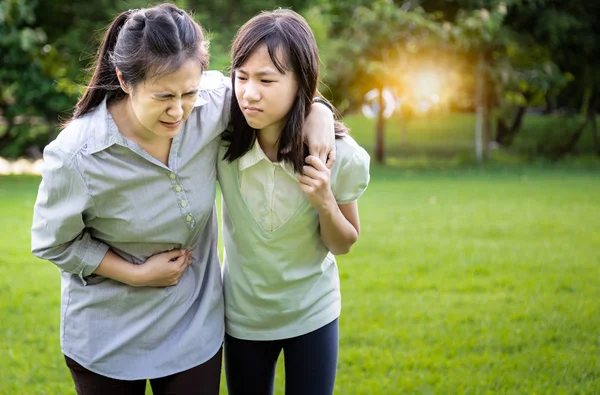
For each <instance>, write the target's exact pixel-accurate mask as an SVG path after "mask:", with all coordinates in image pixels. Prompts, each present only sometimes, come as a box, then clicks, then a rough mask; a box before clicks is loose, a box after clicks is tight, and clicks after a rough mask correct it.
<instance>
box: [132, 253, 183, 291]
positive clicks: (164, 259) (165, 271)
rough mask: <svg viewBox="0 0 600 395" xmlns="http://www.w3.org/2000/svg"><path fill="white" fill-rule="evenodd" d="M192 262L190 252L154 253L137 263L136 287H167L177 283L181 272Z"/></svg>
mask: <svg viewBox="0 0 600 395" xmlns="http://www.w3.org/2000/svg"><path fill="white" fill-rule="evenodd" d="M191 263H192V252H191V251H186V250H173V251H167V252H163V253H160V254H156V255H153V256H151V257H150V258H148V260H147V261H146V262H145V263H144V264H142V265H137V269H138V275H137V276H136V277H137V281H136V284H135V285H136V286H138V287H168V286H170V285H177V283H178V282H179V279H181V276H182V275H183V272H184V271H185V269H187V267H188V266H189V265H191Z"/></svg>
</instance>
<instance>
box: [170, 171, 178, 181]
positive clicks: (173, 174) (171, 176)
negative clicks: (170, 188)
mask: <svg viewBox="0 0 600 395" xmlns="http://www.w3.org/2000/svg"><path fill="white" fill-rule="evenodd" d="M175 177H177V176H176V175H175V173H171V174H169V178H170V179H171V180H174V179H175Z"/></svg>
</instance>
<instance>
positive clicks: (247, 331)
mask: <svg viewBox="0 0 600 395" xmlns="http://www.w3.org/2000/svg"><path fill="white" fill-rule="evenodd" d="M336 148H337V160H336V162H335V164H334V166H333V168H332V171H331V186H332V191H333V193H334V196H335V198H336V200H337V202H338V204H345V203H350V202H352V201H354V200H356V199H358V198H359V197H360V196H361V195H362V194H363V192H364V191H365V189H366V188H367V184H368V182H369V155H368V154H367V153H366V151H365V150H364V149H362V148H361V147H360V146H359V145H358V144H356V142H355V141H354V140H353V139H352V138H351V137H349V136H345V137H344V138H341V139H338V140H336ZM224 153H225V148H224V147H222V148H221V152H220V153H219V157H220V158H223V154H224ZM239 160H240V159H238V160H235V161H233V162H231V163H227V162H226V161H223V160H220V161H219V162H218V164H217V169H218V180H219V183H220V185H221V191H222V194H223V240H224V244H225V257H224V262H223V287H224V295H225V318H226V320H225V322H226V331H227V333H228V334H229V335H231V336H233V337H235V338H239V339H247V340H276V339H284V338H289V337H295V336H300V335H303V334H306V333H309V332H311V331H313V330H316V329H318V328H320V327H322V326H324V325H326V324H328V323H329V322H331V321H333V320H334V319H335V318H337V317H338V316H339V315H340V309H341V296H340V282H339V276H338V270H337V266H336V261H335V257H334V256H333V254H331V253H330V252H329V251H328V249H327V247H326V246H325V245H324V244H323V242H322V241H321V235H320V232H319V216H318V213H317V211H316V209H314V208H313V207H312V206H311V205H310V203H309V202H308V200H306V199H304V200H302V202H301V203H300V204H299V206H298V207H297V209H296V210H295V211H294V212H293V214H291V215H290V217H289V218H288V219H287V220H286V221H285V222H284V223H283V224H282V225H281V226H279V227H277V228H275V229H274V230H272V231H267V230H265V229H263V228H262V227H261V226H260V225H259V224H258V222H257V221H256V220H255V218H254V217H253V216H252V214H251V212H250V210H249V209H248V207H247V205H246V204H245V202H244V199H243V197H242V194H241V191H240V183H239V164H238V161H239ZM296 187H297V188H299V186H296Z"/></svg>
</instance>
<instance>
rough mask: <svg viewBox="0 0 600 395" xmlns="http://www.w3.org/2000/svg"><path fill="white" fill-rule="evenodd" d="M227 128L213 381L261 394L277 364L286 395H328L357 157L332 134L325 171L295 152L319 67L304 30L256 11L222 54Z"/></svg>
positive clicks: (355, 227)
mask: <svg viewBox="0 0 600 395" xmlns="http://www.w3.org/2000/svg"><path fill="white" fill-rule="evenodd" d="M232 59H233V64H232V70H233V72H232V80H233V89H234V94H233V97H232V104H231V111H232V115H231V116H232V123H233V129H232V130H230V131H228V132H226V133H225V135H224V137H223V140H224V146H223V147H222V148H221V152H220V154H219V156H220V158H223V160H221V161H219V162H218V164H217V166H218V179H219V183H220V186H221V190H222V193H223V203H224V204H223V237H224V244H225V259H224V264H223V286H224V291H225V317H226V336H225V371H226V377H227V387H228V391H229V394H230V395H238V394H249V393H251V394H258V395H263V394H264V395H267V394H272V393H273V382H274V375H275V366H276V363H277V358H278V356H279V354H280V352H281V351H282V350H283V352H284V356H285V382H286V384H285V385H286V394H287V395H294V394H298V395H300V394H311V395H320V394H332V393H333V388H334V384H335V374H336V364H337V354H338V317H339V315H340V307H341V303H340V291H339V288H340V287H339V277H338V272H337V267H336V263H335V258H334V256H333V254H344V253H347V252H348V251H349V250H350V247H351V246H352V244H354V243H355V242H356V240H357V239H358V233H359V215H358V205H357V199H358V198H359V197H360V196H361V195H362V193H363V192H364V190H365V189H366V187H367V184H368V181H369V156H368V155H367V153H366V152H365V151H364V150H363V149H362V148H361V147H359V146H358V145H357V144H356V142H355V141H354V140H353V139H352V138H351V137H350V136H348V135H347V134H346V129H345V128H344V127H343V125H341V124H337V126H336V133H337V135H338V136H337V137H339V138H338V139H337V140H336V146H337V161H336V163H335V164H334V165H333V168H332V170H331V171H330V170H329V169H328V168H327V166H326V165H325V164H324V163H323V161H322V160H320V159H319V158H317V157H315V156H313V155H309V156H306V155H307V153H306V152H305V150H304V147H303V143H302V138H301V135H302V134H301V129H302V125H303V123H304V121H305V119H306V117H307V116H308V114H309V112H310V110H309V109H310V104H311V100H312V98H313V97H314V96H315V95H316V94H317V93H318V92H317V82H318V72H319V57H318V51H317V45H316V42H315V38H314V36H313V34H312V32H311V30H310V28H309V27H308V25H307V23H306V21H305V20H304V19H303V18H302V17H301V16H299V15H298V14H296V13H294V12H293V11H289V10H277V11H274V12H267V13H262V14H260V15H258V16H256V17H254V18H253V19H251V20H250V21H248V22H247V23H246V24H245V25H244V26H242V28H241V29H240V30H239V31H238V33H237V35H236V38H235V40H234V43H233V46H232Z"/></svg>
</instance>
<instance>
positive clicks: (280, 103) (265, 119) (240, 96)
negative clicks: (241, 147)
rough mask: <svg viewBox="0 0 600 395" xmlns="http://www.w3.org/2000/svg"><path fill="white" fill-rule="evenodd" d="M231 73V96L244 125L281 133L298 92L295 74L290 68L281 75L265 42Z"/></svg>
mask: <svg viewBox="0 0 600 395" xmlns="http://www.w3.org/2000/svg"><path fill="white" fill-rule="evenodd" d="M280 55H282V54H281V53H279V54H278V56H280ZM234 72H235V95H236V98H237V101H238V104H239V106H240V110H242V113H243V114H244V117H245V118H246V122H248V125H250V127H252V128H254V129H257V130H261V131H269V132H273V133H275V134H278V133H281V130H282V129H283V127H284V126H285V123H286V122H287V117H288V113H289V112H290V110H291V108H292V105H293V104H294V101H295V99H296V94H297V93H298V82H297V80H296V76H295V74H294V73H293V72H292V71H287V72H286V73H285V74H281V73H280V72H279V70H277V67H275V65H274V64H273V62H272V61H271V58H270V56H269V52H268V50H267V47H266V45H261V46H260V47H258V48H257V49H256V50H255V51H254V52H253V53H252V55H250V56H249V57H248V59H246V61H245V62H244V64H242V66H241V67H239V68H237V69H235V70H234Z"/></svg>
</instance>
